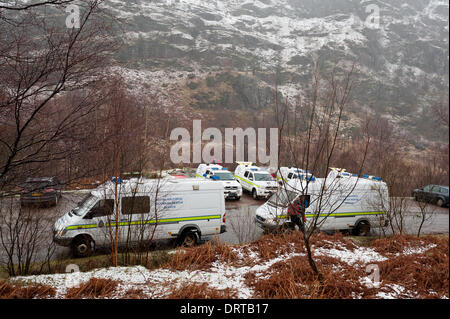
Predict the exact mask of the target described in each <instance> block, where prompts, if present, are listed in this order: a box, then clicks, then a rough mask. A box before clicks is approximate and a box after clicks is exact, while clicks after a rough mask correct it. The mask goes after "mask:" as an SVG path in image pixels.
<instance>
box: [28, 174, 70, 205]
mask: <svg viewBox="0 0 450 319" xmlns="http://www.w3.org/2000/svg"><path fill="white" fill-rule="evenodd" d="M62 188H63V185H62V183H61V182H60V181H59V180H58V179H57V178H56V177H37V178H28V179H27V180H26V181H25V183H24V185H23V188H22V193H21V194H20V205H21V206H27V205H38V206H42V205H53V206H56V205H57V204H58V200H59V199H60V198H61V192H62Z"/></svg>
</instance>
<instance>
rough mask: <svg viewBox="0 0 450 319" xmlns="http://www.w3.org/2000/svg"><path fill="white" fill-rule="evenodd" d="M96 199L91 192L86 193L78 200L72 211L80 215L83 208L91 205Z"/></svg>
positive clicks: (83, 210)
mask: <svg viewBox="0 0 450 319" xmlns="http://www.w3.org/2000/svg"><path fill="white" fill-rule="evenodd" d="M96 201H97V197H95V196H92V195H91V194H88V195H86V196H85V197H84V198H83V199H82V200H81V201H80V202H78V204H77V207H75V208H74V209H72V211H71V212H72V213H74V214H75V215H77V216H80V217H81V215H82V214H83V213H84V212H85V208H87V207H89V206H91V205H92V204H94V203H95V202H96Z"/></svg>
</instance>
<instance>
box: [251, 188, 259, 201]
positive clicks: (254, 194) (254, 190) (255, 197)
mask: <svg viewBox="0 0 450 319" xmlns="http://www.w3.org/2000/svg"><path fill="white" fill-rule="evenodd" d="M252 196H253V199H258V193H256V189H254V188H253V190H252Z"/></svg>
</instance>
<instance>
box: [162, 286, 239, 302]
mask: <svg viewBox="0 0 450 319" xmlns="http://www.w3.org/2000/svg"><path fill="white" fill-rule="evenodd" d="M167 298H168V299H235V298H237V291H235V290H233V289H230V288H227V289H223V290H218V289H213V288H211V287H209V286H208V284H207V283H201V284H200V283H189V284H187V283H186V284H184V285H182V286H181V287H179V288H177V289H174V290H172V291H171V292H170V294H169V295H168V296H167Z"/></svg>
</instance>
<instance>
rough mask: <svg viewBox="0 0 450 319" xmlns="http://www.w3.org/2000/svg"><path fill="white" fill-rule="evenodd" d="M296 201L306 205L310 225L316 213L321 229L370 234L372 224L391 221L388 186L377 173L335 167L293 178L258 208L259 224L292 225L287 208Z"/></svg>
mask: <svg viewBox="0 0 450 319" xmlns="http://www.w3.org/2000/svg"><path fill="white" fill-rule="evenodd" d="M294 202H295V203H297V202H300V203H302V205H304V207H305V214H304V215H305V216H304V217H305V220H304V222H305V223H306V224H307V225H308V223H310V222H312V220H313V219H314V218H315V217H317V220H318V225H320V229H321V230H351V231H352V232H353V233H354V234H355V235H367V234H368V233H369V232H370V229H371V228H375V227H384V226H387V225H388V220H387V219H385V215H386V211H388V209H389V193H388V187H387V185H386V183H384V182H382V181H381V179H380V178H378V177H375V176H368V175H364V176H363V177H362V178H360V177H358V176H357V175H356V174H351V173H347V172H345V171H344V170H337V169H333V170H331V172H330V173H329V174H328V176H327V178H316V179H315V180H314V181H313V180H311V181H307V180H305V179H293V180H291V181H289V182H288V183H286V184H285V186H284V187H280V189H279V190H278V192H277V193H276V194H274V195H272V197H270V199H269V200H268V201H267V202H266V203H265V204H264V205H262V206H261V207H259V208H258V209H257V210H256V222H257V224H258V225H259V226H260V227H262V228H263V229H265V230H270V231H273V230H276V229H283V228H285V227H288V228H292V225H291V224H290V223H291V221H290V219H289V216H288V209H289V207H292V206H291V205H293V203H294ZM317 214H319V216H317Z"/></svg>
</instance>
